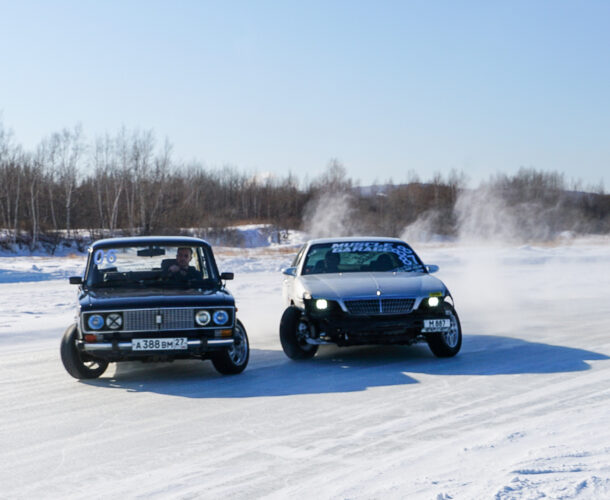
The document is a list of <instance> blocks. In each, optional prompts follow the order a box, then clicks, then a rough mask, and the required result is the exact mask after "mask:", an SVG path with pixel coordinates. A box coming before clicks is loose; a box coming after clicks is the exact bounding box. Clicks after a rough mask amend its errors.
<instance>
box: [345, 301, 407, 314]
mask: <svg viewBox="0 0 610 500" xmlns="http://www.w3.org/2000/svg"><path fill="white" fill-rule="evenodd" d="M414 304H415V299H412V298H392V299H358V300H346V301H345V307H347V310H348V311H349V312H350V314H353V315H354V316H368V315H379V314H408V313H410V312H411V311H412V310H413V305H414Z"/></svg>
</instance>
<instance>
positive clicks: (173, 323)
mask: <svg viewBox="0 0 610 500" xmlns="http://www.w3.org/2000/svg"><path fill="white" fill-rule="evenodd" d="M194 310H195V309H193V308H184V309H169V308H168V309H140V310H130V311H125V312H124V313H123V321H124V323H125V326H124V328H123V331H159V332H163V331H167V330H186V329H191V328H194V327H195V324H194V322H193V311H194ZM158 315H160V316H161V323H160V324H159V323H157V316H158Z"/></svg>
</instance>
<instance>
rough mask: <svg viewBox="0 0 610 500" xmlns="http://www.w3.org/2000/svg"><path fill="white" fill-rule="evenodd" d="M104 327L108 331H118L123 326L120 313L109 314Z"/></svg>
mask: <svg viewBox="0 0 610 500" xmlns="http://www.w3.org/2000/svg"><path fill="white" fill-rule="evenodd" d="M106 326H107V327H108V328H109V329H110V330H118V329H119V328H121V327H122V326H123V316H121V314H120V313H110V314H109V315H108V316H106Z"/></svg>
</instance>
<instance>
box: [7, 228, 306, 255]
mask: <svg viewBox="0 0 610 500" xmlns="http://www.w3.org/2000/svg"><path fill="white" fill-rule="evenodd" d="M74 234H75V237H74V238H67V237H65V236H63V237H62V238H61V239H60V240H59V241H57V242H50V241H39V242H38V243H36V245H35V246H34V247H33V248H30V245H28V244H25V243H9V242H8V235H7V234H6V233H4V234H3V233H2V230H0V257H16V256H36V257H44V256H56V257H67V256H70V255H84V254H85V252H86V249H87V246H88V245H89V243H90V242H91V241H92V240H95V239H97V237H93V238H92V236H91V233H90V232H89V231H84V230H82V231H76V232H75V233H74ZM180 234H182V235H185V236H194V237H197V238H202V239H204V240H206V241H208V242H209V243H210V244H211V245H213V246H225V247H234V248H260V247H278V246H279V247H293V246H298V245H302V244H303V243H304V242H305V241H307V235H306V234H305V233H304V232H303V231H297V230H292V229H291V230H280V229H277V228H276V227H274V226H271V225H270V224H247V225H242V226H229V227H226V228H223V229H207V230H202V229H196V228H191V229H184V230H182V231H180Z"/></svg>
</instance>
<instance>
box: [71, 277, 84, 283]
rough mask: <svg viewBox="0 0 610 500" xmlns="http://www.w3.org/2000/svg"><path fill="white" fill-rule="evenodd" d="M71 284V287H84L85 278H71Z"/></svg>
mask: <svg viewBox="0 0 610 500" xmlns="http://www.w3.org/2000/svg"><path fill="white" fill-rule="evenodd" d="M70 284H71V285H82V284H83V278H82V277H81V276H70Z"/></svg>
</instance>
